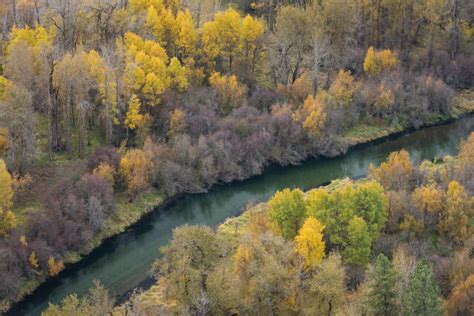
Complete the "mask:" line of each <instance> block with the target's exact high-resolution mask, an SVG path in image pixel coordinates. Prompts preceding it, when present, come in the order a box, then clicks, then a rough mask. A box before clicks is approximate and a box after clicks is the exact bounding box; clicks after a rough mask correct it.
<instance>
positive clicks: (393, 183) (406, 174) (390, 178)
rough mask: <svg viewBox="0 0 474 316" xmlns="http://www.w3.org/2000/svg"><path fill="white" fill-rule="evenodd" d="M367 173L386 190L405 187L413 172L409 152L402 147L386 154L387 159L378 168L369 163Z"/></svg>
mask: <svg viewBox="0 0 474 316" xmlns="http://www.w3.org/2000/svg"><path fill="white" fill-rule="evenodd" d="M369 174H370V177H371V178H374V179H376V180H377V181H378V182H379V183H380V184H381V185H382V186H383V187H384V188H385V189H387V190H399V189H402V188H405V187H406V186H407V185H408V183H409V180H410V179H411V177H412V174H413V164H412V162H411V160H410V154H409V153H408V151H406V150H404V149H403V150H401V151H399V152H393V153H391V154H390V155H389V156H388V159H387V161H386V162H383V163H382V164H380V166H379V167H378V168H375V167H374V166H372V165H370V167H369Z"/></svg>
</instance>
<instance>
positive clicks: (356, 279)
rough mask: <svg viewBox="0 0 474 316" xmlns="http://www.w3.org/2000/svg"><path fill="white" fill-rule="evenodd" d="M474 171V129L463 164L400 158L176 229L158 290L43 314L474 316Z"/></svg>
mask: <svg viewBox="0 0 474 316" xmlns="http://www.w3.org/2000/svg"><path fill="white" fill-rule="evenodd" d="M473 173H474V133H472V134H471V136H470V137H469V139H468V140H467V141H465V142H463V143H462V144H461V147H460V153H459V156H457V157H450V156H447V157H444V158H442V159H438V160H436V161H434V162H431V161H423V162H422V163H421V164H420V165H413V164H412V162H411V160H410V156H409V154H408V152H406V151H404V150H402V151H400V152H394V153H392V154H391V155H390V156H389V157H388V159H387V161H386V162H384V163H382V164H381V165H380V166H379V167H373V166H371V167H370V168H369V176H368V177H367V178H365V179H361V180H357V181H353V180H350V179H342V180H335V181H333V182H332V183H331V184H329V185H328V186H325V187H320V188H317V189H313V190H310V191H308V192H306V193H304V192H302V191H301V190H299V189H293V190H289V189H285V190H282V191H279V192H277V193H276V194H275V195H274V196H273V197H272V198H271V199H270V200H269V201H268V202H266V203H262V204H258V205H254V206H249V207H248V208H247V210H246V211H245V212H244V213H243V214H242V215H241V216H239V217H236V218H230V219H228V220H227V221H226V222H225V223H223V224H221V225H220V226H219V227H217V229H212V228H210V227H206V226H187V225H185V226H182V227H178V228H176V229H175V230H174V231H173V239H172V241H171V242H170V243H169V244H168V245H167V246H165V247H163V248H162V249H161V253H162V255H163V257H162V258H161V259H159V260H157V261H156V263H155V265H154V267H153V273H154V275H155V277H156V280H157V281H156V284H155V285H154V286H152V287H151V289H149V290H147V291H145V292H141V293H140V292H136V293H135V294H134V295H132V297H131V299H130V300H129V301H128V302H126V303H125V304H123V305H121V306H119V307H116V308H114V307H113V306H114V304H113V300H112V299H111V298H110V297H109V295H108V293H107V290H106V289H104V288H103V287H101V286H100V284H97V285H96V287H95V288H93V289H91V291H90V294H89V295H88V296H86V297H85V298H82V299H78V298H77V296H75V295H71V296H68V297H67V298H65V299H64V300H63V301H62V303H61V304H59V305H50V307H49V308H48V309H47V310H46V311H45V312H44V313H43V315H45V316H47V315H69V314H68V313H70V312H71V311H74V312H78V313H80V314H81V315H89V314H90V315H93V314H94V313H95V312H96V311H101V314H103V315H105V314H107V313H111V314H112V315H116V316H120V315H188V314H191V315H207V314H210V315H221V314H248V315H270V314H275V315H314V314H315V311H317V313H318V314H324V315H341V314H344V315H365V314H368V315H430V316H433V315H444V314H447V315H471V314H472V312H473V311H474V310H473V304H472V297H473V295H474V283H473V280H474V270H473V267H474V265H473V259H472V251H473V247H474V244H473V241H474V240H473V238H474V237H473V234H472V232H473V219H474V196H473V192H474V182H473V181H472V179H473Z"/></svg>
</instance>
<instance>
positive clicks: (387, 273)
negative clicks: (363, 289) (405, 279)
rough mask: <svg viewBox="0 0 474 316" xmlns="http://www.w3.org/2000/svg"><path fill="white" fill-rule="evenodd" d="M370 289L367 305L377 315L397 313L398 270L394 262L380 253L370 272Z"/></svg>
mask: <svg viewBox="0 0 474 316" xmlns="http://www.w3.org/2000/svg"><path fill="white" fill-rule="evenodd" d="M370 278H371V282H370V291H369V293H368V295H367V305H368V306H369V308H370V309H371V310H372V311H373V312H374V313H375V314H376V315H395V311H396V292H395V286H396V283H397V279H398V276H397V272H396V271H395V269H394V267H393V264H392V262H390V260H389V259H388V258H387V257H386V256H385V255H384V254H380V255H379V256H378V257H377V261H376V262H375V267H374V270H373V271H372V273H371V274H370Z"/></svg>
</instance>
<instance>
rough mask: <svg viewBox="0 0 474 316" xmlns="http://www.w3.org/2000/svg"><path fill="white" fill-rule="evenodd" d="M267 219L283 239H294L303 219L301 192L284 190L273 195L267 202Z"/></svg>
mask: <svg viewBox="0 0 474 316" xmlns="http://www.w3.org/2000/svg"><path fill="white" fill-rule="evenodd" d="M268 217H269V219H270V221H271V222H272V223H273V224H274V225H275V226H276V229H277V230H278V231H279V232H280V233H281V234H282V236H283V237H284V238H286V239H293V238H295V236H296V235H297V234H298V230H299V229H300V227H301V225H302V224H303V222H304V218H305V204H304V196H303V192H302V191H301V190H299V189H295V190H289V189H284V190H283V191H278V192H277V193H275V195H274V196H273V197H272V198H271V199H270V201H268Z"/></svg>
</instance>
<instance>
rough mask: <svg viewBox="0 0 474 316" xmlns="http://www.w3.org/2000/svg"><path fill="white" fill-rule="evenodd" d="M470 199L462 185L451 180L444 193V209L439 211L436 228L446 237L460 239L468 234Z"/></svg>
mask: <svg viewBox="0 0 474 316" xmlns="http://www.w3.org/2000/svg"><path fill="white" fill-rule="evenodd" d="M471 210H472V201H471V200H470V199H469V198H468V196H467V193H466V191H465V189H464V187H463V186H462V185H461V184H460V183H459V182H457V181H451V182H450V183H449V186H448V191H447V193H446V210H445V211H444V212H442V213H441V216H440V220H439V224H438V228H439V230H440V231H441V233H443V234H444V235H445V236H446V237H448V238H452V239H454V240H458V241H462V240H464V239H466V238H467V236H469V231H470V225H469V219H470V216H472V214H471V213H472V211H471Z"/></svg>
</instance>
